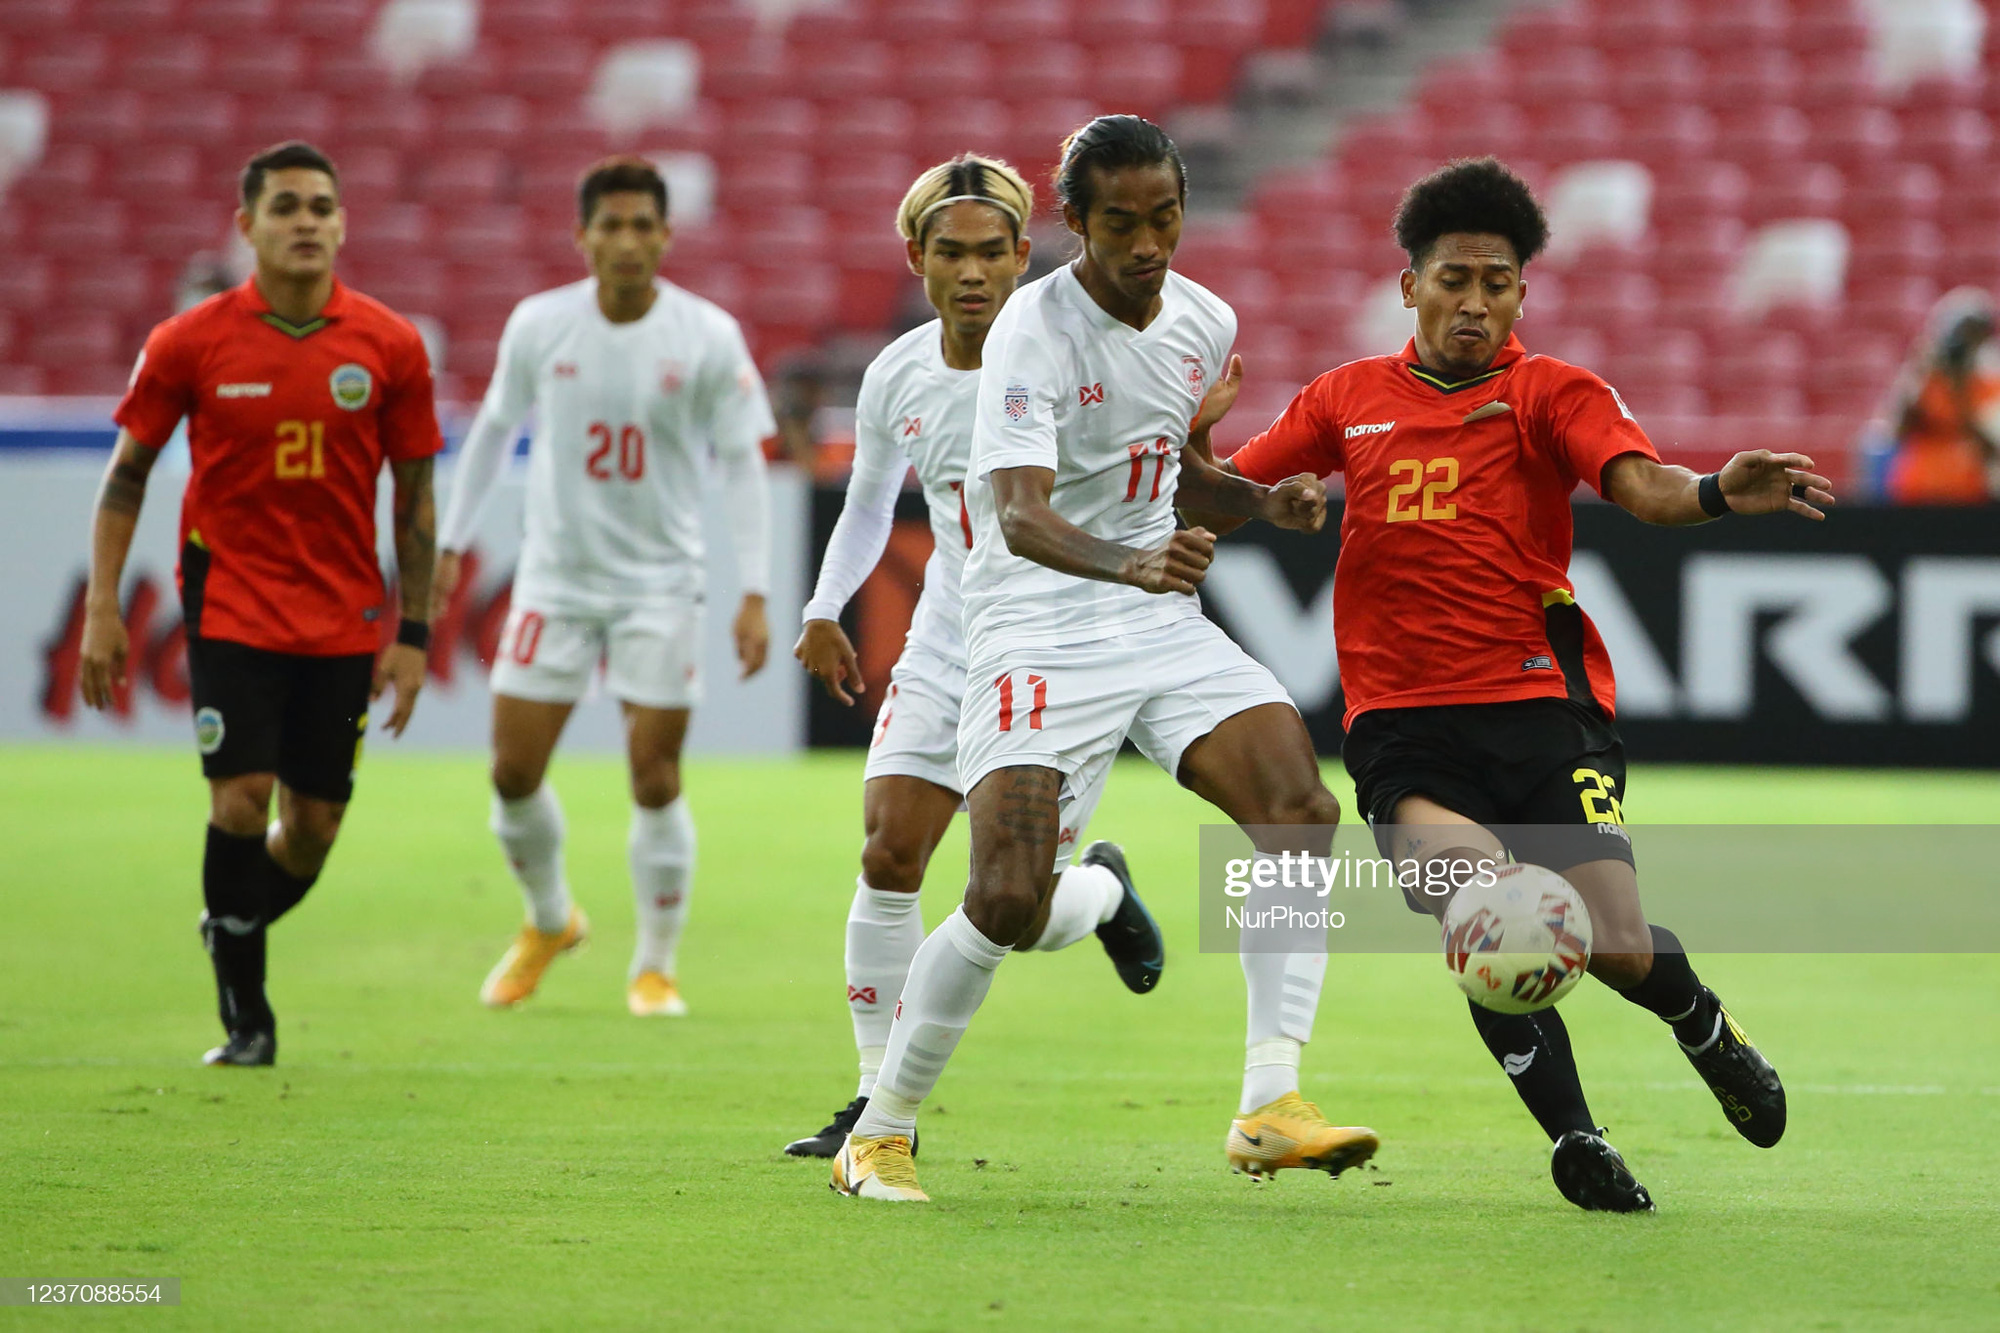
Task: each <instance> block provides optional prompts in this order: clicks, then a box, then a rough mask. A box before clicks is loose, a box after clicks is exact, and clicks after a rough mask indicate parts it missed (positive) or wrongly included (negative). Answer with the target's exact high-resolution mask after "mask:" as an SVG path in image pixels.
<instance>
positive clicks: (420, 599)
mask: <svg viewBox="0 0 2000 1333" xmlns="http://www.w3.org/2000/svg"><path fill="white" fill-rule="evenodd" d="M432 471H433V463H432V460H431V459H430V458H428V457H425V458H411V459H404V460H401V461H397V462H392V463H390V464H389V472H390V475H391V476H392V477H393V478H394V479H395V484H396V498H395V506H394V515H395V530H396V571H397V583H398V586H399V588H400V589H401V593H402V600H403V619H404V621H405V622H408V621H420V622H423V623H426V624H427V623H428V622H429V621H430V618H431V615H430V607H431V569H432V565H433V564H434V563H435V561H436V559H437V499H436V496H435V495H434V494H433V493H432V489H431V474H432ZM402 639H403V635H402V632H401V630H400V629H399V630H398V633H397V642H395V643H392V644H390V645H389V646H388V648H386V649H385V650H384V651H383V653H382V657H381V660H380V661H378V662H377V663H376V664H375V689H374V692H373V695H372V696H371V697H373V698H376V699H379V698H381V697H382V692H383V690H385V689H386V688H388V687H389V686H391V685H394V686H395V687H396V701H395V706H394V707H393V708H391V709H390V712H389V720H388V721H387V722H385V723H383V726H384V728H385V729H387V730H388V732H389V733H390V734H391V735H393V736H400V735H402V734H403V729H404V728H405V727H407V726H409V725H410V714H411V713H413V712H415V711H416V707H417V692H418V691H419V690H421V689H423V687H424V662H425V659H426V656H427V654H426V652H425V649H424V648H423V647H420V646H418V645H417V644H413V643H405V642H403V641H402Z"/></svg>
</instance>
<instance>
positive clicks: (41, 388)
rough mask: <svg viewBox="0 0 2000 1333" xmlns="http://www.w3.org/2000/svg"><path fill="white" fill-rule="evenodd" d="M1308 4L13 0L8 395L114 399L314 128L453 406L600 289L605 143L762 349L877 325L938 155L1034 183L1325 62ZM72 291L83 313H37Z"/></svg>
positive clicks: (1159, 0)
mask: <svg viewBox="0 0 2000 1333" xmlns="http://www.w3.org/2000/svg"><path fill="white" fill-rule="evenodd" d="M793 10H796V11H797V12H790V11H793ZM1318 16H1319V15H1318V5H1317V4H1316V3H1314V2H1313V0H1096V2H1095V3H1090V4H1085V3H1081V0H994V2H988V0H978V2H977V3H975V0H856V2H855V3H853V4H850V5H846V6H843V7H830V6H826V5H822V4H812V5H809V6H807V5H798V4H786V3H785V0H758V2H757V3H732V2H730V0H692V2H691V3H684V2H680V0H676V2H675V3H667V2H666V0H484V2H483V3H481V2H480V0H386V2H384V0H0V191H4V196H0V247H4V249H5V251H6V253H7V256H8V258H7V260H6V262H5V264H4V266H0V267H4V268H5V270H6V274H5V277H4V278H0V331H4V332H6V334H7V346H8V348H9V350H8V353H7V363H6V366H5V370H4V373H3V374H0V392H14V393H38V392H47V393H59V394H60V393H78V394H90V393H115V392H117V391H118V390H119V389H120V388H121V387H122V385H123V384H124V381H125V377H126V373H127V370H128V369H129V365H130V360H131V357H132V355H133V354H134V352H135V351H136V348H137V346H138V344H139V341H140V339H141V338H142V337H143V336H144V333H145V330H146V329H147V327H149V326H150V325H151V324H152V323H153V322H155V321H156V320H158V319H160V318H162V317H163V316H164V315H166V314H168V313H170V312H171V310H172V308H173V293H174V285H175V281H176V277H177V274H178V271H179V264H180V263H183V262H185V261H186V260H187V259H188V258H189V256H191V255H192V254H194V253H195V252H197V251H203V250H211V251H212V250H217V249H220V248H223V247H225V246H226V245H227V244H228V214H229V199H230V197H231V194H232V192H233V188H234V176H235V172H236V170H237V169H238V167H239V166H240V164H241V163H242V161H243V160H244V159H245V158H246V157H247V156H248V155H249V154H250V153H252V152H253V151H255V150H256V149H258V148H260V147H263V146H266V145H268V144H269V143H271V142H274V141H276V140H278V139H281V138H287V137H293V136H299V137H307V138H311V139H313V140H315V141H316V142H319V143H320V144H321V145H322V146H324V147H325V148H326V149H327V150H328V151H329V152H331V153H332V154H333V156H334V157H335V159H336V160H337V161H339V162H340V164H341V166H342V168H343V173H344V178H345V187H346V195H347V201H348V205H349V211H350V215H351V219H352V233H353V240H352V244H351V246H350V248H349V251H348V253H347V254H346V255H344V256H343V259H342V267H343V272H344V273H345V274H346V275H347V276H348V277H349V278H350V279H351V280H352V281H353V282H354V283H355V284H356V285H357V286H360V287H362V288H364V289H366V290H370V291H373V292H376V293H378V294H380V295H381V296H383V297H384V298H385V299H387V300H389V301H390V302H391V303H393V304H395V305H396V306H397V307H398V308H400V309H403V310H405V311H408V312H409V313H411V314H417V315H428V316H430V317H431V318H432V320H433V321H434V322H435V324H436V325H438V326H440V327H441V328H442V329H443V331H444V332H445V333H446V334H447V335H448V343H447V347H448V350H447V351H446V352H445V356H444V367H445V370H446V372H447V375H446V382H445V383H444V385H443V387H444V389H445V390H446V392H447V393H448V394H454V395H458V396H470V395H474V394H477V393H478V392H479V390H480V388H481V386H482V385H483V382H484V380H485V377H486V375H487V374H488V372H489V370H490V368H491V364H492V357H493V348H494V345H495V342H496V341H497V339H498V337H499V333H500V328H501V325H502V324H503V323H504V321H505V318H506V315H507V312H508V310H509V308H510V307H511V306H512V304H513V302H514V301H515V300H517V299H518V298H519V297H520V296H522V295H524V294H525V293H527V292H529V291H532V290H535V289H537V288H539V287H543V286H548V285H553V284H555V283H558V282H567V281H571V280H574V279H575V278H576V277H578V276H580V271H579V268H578V264H577V261H576V258H575V256H574V254H573V253H572V252H571V250H570V245H569V228H570V211H571V209H572V207H573V205H572V202H571V191H572V189H573V185H574V181H575V179H576V176H577V175H578V173H579V172H580V170H581V168H582V167H583V166H585V165H586V164H587V163H589V162H590V161H591V160H593V159H594V158H596V157H598V156H601V155H603V154H604V153H607V152H611V151H637V152H644V153H647V154H648V155H652V156H655V157H658V158H660V159H662V160H663V162H664V163H665V165H666V168H667V170H668V172H669V174H670V179H671V180H672V181H673V182H674V184H675V186H676V193H677V195H678V196H679V199H678V201H677V208H676V213H677V219H676V220H677V221H678V222H680V223H681V224H682V227H683V231H682V234H681V235H680V236H679V237H678V240H677V246H676V250H675V253H674V255H673V256H672V257H671V258H670V259H669V272H670V275H671V276H673V277H674V278H676V279H677V280H678V281H681V282H683V283H685V284H686V285H687V286H689V287H691V288H693V289H694V290H696V291H700V292H703V293H705V294H707V295H710V296H712V297H715V298H717V299H720V300H722V301H724V302H725V303H726V304H728V305H730V306H731V307H732V308H734V309H736V310H737V311H738V313H739V314H741V315H743V316H744V317H745V319H746V323H747V324H748V325H749V326H750V331H751V334H752V337H753V340H754V345H755V347H756V349H757V351H758V353H759V355H760V357H762V358H763V359H765V360H767V361H768V360H770V359H772V358H773V357H775V356H777V355H778V354H780V353H782V352H783V351H784V350H785V349H787V348H788V347H794V346H798V345H800V344H805V343H811V342H812V341H814V340H816V339H819V338H822V337H824V336H827V335H828V334H830V333H834V332H838V331H840V330H842V329H847V330H858V331H867V332H870V333H873V332H877V331H880V330H882V329H884V328H886V327H887V326H888V325H889V324H890V323H891V321H892V320H893V318H894V316H895V313H896V310H897V307H898V303H899V302H900V300H901V299H902V296H903V291H902V289H903V287H905V286H907V283H904V282H902V281H900V280H899V279H898V274H899V272H900V268H899V264H900V257H899V253H898V249H897V245H896V242H895V240H894V233H893V229H892V227H891V224H890V221H889V219H890V218H891V217H892V216H893V213H894V208H895V204H896V201H897V200H898V199H899V198H900V197H901V194H902V191H903V189H904V188H905V187H907V185H908V183H909V181H910V180H911V179H912V178H913V177H914V176H915V174H916V172H917V170H918V169H919V167H920V166H921V165H923V164H925V163H927V162H928V161H930V160H934V159H936V158H938V157H939V156H942V155H947V154H950V153H955V152H962V151H965V150H966V149H968V148H971V149H977V150H980V151H986V152H991V153H997V154H1000V155H1003V156H1006V157H1009V158H1011V159H1012V160H1014V161H1016V162H1019V163H1021V164H1022V165H1023V166H1024V167H1027V168H1030V169H1033V170H1037V171H1046V169H1047V168H1048V167H1049V166H1050V165H1052V162H1051V159H1052V157H1053V154H1054V149H1055V146H1056V143H1057V141H1058V139H1059V137H1060V135H1061V133H1063V132H1064V131H1067V130H1068V129H1070V128H1073V127H1074V126H1075V124H1077V123H1079V122H1080V121H1081V120H1082V119H1084V118H1087V116H1088V115H1089V114H1092V113H1093V112H1094V111H1095V110H1097V109H1099V108H1102V107H1105V106H1117V107H1120V108H1124V109H1136V110H1142V111H1149V112H1154V113H1159V112H1161V111H1163V110H1165V109H1167V108H1169V107H1171V106H1174V105H1177V104H1181V103H1186V102H1203V101H1215V100H1217V99H1221V98H1225V97H1226V96H1227V95H1228V94H1229V90H1230V88H1231V86H1232V84H1233V82H1234V79H1235V70H1236V67H1237V65H1238V64H1239V63H1240V61H1241V59H1242V58H1243V56H1244V55H1245V54H1246V53H1247V52H1249V51H1251V50H1253V49H1255V48H1257V47H1259V46H1282V45H1302V44H1304V43H1306V42H1307V41H1309V40H1310V39H1311V38H1312V37H1313V36H1314V34H1315V33H1316V31H1317V23H1318ZM1114 53H1115V57H1116V58H1115V59H1114V58H1112V55H1113V54H1114ZM968 94H975V95H968ZM107 269H108V270H109V271H111V272H115V274H116V275H117V276H116V278H115V279H113V280H105V279H103V278H101V277H100V276H99V275H100V274H102V273H104V272H106V271H107ZM86 288H87V289H88V291H89V293H90V301H91V303H90V304H88V305H70V304H69V301H70V299H71V298H77V299H81V298H82V296H83V293H84V291H85V289H86ZM114 289H116V290H115V295H114V294H113V290H114ZM106 297H110V298H111V299H109V300H105V299H103V298H106ZM51 302H60V303H62V304H64V305H65V306H67V308H69V309H72V310H75V311H77V312H78V313H76V314H73V315H68V316H64V317H63V318H62V319H60V320H56V321H50V320H48V319H46V318H44V315H45V313H46V310H47V308H48V305H49V303H51ZM30 325H32V327H33V332H32V336H30V335H28V334H25V333H22V332H21V330H22V329H23V328H27V327H29V326H30Z"/></svg>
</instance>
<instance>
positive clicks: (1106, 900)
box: [1032, 865, 1125, 953]
mask: <svg viewBox="0 0 2000 1333" xmlns="http://www.w3.org/2000/svg"><path fill="white" fill-rule="evenodd" d="M1123 901H1125V886H1124V885H1123V884H1120V883H1119V882H1118V876H1116V875H1114V874H1112V873H1111V869H1110V867H1108V866H1086V865H1073V866H1065V867H1064V868H1063V872H1062V874H1061V875H1059V876H1057V877H1056V888H1055V893H1054V895H1053V897H1052V898H1051V899H1050V902H1049V923H1048V925H1046V926H1044V927H1043V928H1042V937H1041V938H1040V939H1038V940H1036V941H1035V943H1034V945H1033V946H1032V947H1033V949H1034V951H1035V952H1036V953H1054V952H1055V951H1056V950H1058V949H1067V948H1069V946H1070V945H1072V944H1075V943H1076V942H1077V941H1078V940H1080V939H1082V938H1083V937H1084V936H1086V935H1088V934H1090V933H1091V932H1093V931H1095V930H1096V929H1097V928H1098V927H1099V926H1101V925H1103V924H1104V923H1105V922H1107V921H1109V920H1110V919H1111V917H1112V915H1113V914H1114V913H1116V912H1117V910H1118V904H1119V903H1121V902H1123Z"/></svg>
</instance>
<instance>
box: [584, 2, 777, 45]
mask: <svg viewBox="0 0 2000 1333" xmlns="http://www.w3.org/2000/svg"><path fill="white" fill-rule="evenodd" d="M676 8H678V6H674V5H669V4H668V3H667V0H587V3H584V4H579V5H578V6H577V7H576V8H575V9H574V10H573V11H572V12H571V18H570V26H571V27H572V28H573V29H574V30H575V31H576V32H577V33H579V34H581V35H582V36H585V37H589V38H592V39H593V40H596V41H600V42H630V41H637V40H640V39H643V38H646V37H651V36H654V35H656V34H659V33H663V32H667V31H669V30H670V27H671V24H672V18H671V15H672V13H673V11H674V10H675V9H676ZM751 17H752V16H750V15H748V14H745V15H744V20H745V22H744V26H745V27H747V26H748V25H749V22H750V21H751Z"/></svg>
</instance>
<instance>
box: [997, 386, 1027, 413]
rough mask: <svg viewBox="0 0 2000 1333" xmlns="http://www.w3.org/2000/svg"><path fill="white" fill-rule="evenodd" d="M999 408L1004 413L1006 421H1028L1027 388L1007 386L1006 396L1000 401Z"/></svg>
mask: <svg viewBox="0 0 2000 1333" xmlns="http://www.w3.org/2000/svg"><path fill="white" fill-rule="evenodd" d="M1000 406H1001V407H1002V408H1003V409H1004V410H1005V411H1006V413H1007V420H1009V421H1026V420H1027V419H1028V386H1027V385H1025V384H1010V385H1008V386H1007V392H1006V394H1005V395H1004V396H1003V397H1002V398H1001V399H1000Z"/></svg>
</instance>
